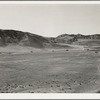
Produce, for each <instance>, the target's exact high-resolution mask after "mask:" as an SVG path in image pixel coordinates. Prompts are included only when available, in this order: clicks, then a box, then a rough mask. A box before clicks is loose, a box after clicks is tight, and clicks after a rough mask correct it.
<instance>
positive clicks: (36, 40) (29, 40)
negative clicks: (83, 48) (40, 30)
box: [0, 30, 100, 48]
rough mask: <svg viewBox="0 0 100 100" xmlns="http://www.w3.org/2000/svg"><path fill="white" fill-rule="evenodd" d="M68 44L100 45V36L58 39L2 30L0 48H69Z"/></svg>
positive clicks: (71, 36) (65, 36) (68, 35)
mask: <svg viewBox="0 0 100 100" xmlns="http://www.w3.org/2000/svg"><path fill="white" fill-rule="evenodd" d="M64 44H66V45H64ZM68 44H73V45H74V44H75V45H99V44H100V34H95V35H81V34H76V35H75V34H62V35H59V36H57V37H54V38H52V37H43V36H40V35H36V34H33V33H29V32H22V31H17V30H0V46H8V45H19V46H29V47H34V48H66V47H67V48H69V47H71V45H70V46H69V45H68Z"/></svg>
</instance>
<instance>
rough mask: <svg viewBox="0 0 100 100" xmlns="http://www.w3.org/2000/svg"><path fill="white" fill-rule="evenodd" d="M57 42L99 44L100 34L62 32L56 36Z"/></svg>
mask: <svg viewBox="0 0 100 100" xmlns="http://www.w3.org/2000/svg"><path fill="white" fill-rule="evenodd" d="M56 40H57V42H61V43H70V44H75V45H88V46H93V45H100V34H94V35H82V34H76V35H75V34H62V35H59V36H58V37H56Z"/></svg>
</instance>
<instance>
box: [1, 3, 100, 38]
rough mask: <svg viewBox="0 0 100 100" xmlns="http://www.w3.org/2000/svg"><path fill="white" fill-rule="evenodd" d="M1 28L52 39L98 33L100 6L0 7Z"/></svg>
mask: <svg viewBox="0 0 100 100" xmlns="http://www.w3.org/2000/svg"><path fill="white" fill-rule="evenodd" d="M0 29H14V30H21V31H25V32H31V33H35V34H39V35H42V36H49V37H54V36H58V35H60V34H64V33H68V34H70V33H72V34H73V33H75V34H77V33H82V34H94V33H95V34H99V33H100V4H95V5H89V4H81V5H80V4H45V5H44V4H20V5H19V4H13V5H11V4H0Z"/></svg>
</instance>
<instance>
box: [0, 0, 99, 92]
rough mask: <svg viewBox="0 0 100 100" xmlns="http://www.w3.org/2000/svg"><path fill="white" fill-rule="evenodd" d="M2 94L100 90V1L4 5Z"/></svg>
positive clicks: (0, 7) (0, 16) (0, 21)
mask: <svg viewBox="0 0 100 100" xmlns="http://www.w3.org/2000/svg"><path fill="white" fill-rule="evenodd" d="M0 93H30V94H34V93H66V94H67V93H96V94H98V93H100V3H99V4H95V3H94V4H93V3H92V4H89V3H85V4H84V3H83V4H82V3H80V4H79V3H75V4H74V3H71V4H70V3H69V4H68V3H53V2H52V3H45V2H44V3H43V2H42V3H34V2H33V3H22V2H21V3H13V4H12V3H10V2H9V3H1V2H0Z"/></svg>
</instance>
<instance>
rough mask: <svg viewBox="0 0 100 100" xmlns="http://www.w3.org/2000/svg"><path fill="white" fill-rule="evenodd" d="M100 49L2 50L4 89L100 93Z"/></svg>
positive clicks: (0, 74)
mask: <svg viewBox="0 0 100 100" xmlns="http://www.w3.org/2000/svg"><path fill="white" fill-rule="evenodd" d="M99 90H100V53H99V52H98V53H95V52H94V51H85V50H69V51H66V49H59V50H57V49H56V50H39V51H33V52H27V53H13V52H11V53H8V52H2V53H1V54H0V93H99Z"/></svg>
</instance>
